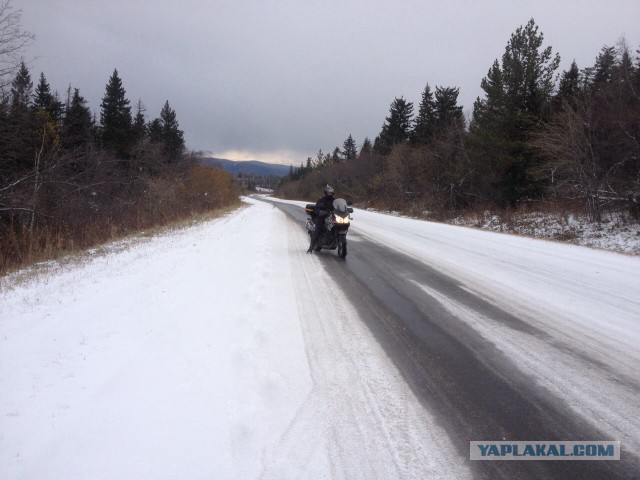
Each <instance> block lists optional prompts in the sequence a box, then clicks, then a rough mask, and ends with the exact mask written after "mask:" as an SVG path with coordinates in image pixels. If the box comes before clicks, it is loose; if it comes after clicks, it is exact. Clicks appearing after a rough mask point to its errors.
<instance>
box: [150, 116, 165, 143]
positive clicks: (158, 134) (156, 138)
mask: <svg viewBox="0 0 640 480" xmlns="http://www.w3.org/2000/svg"><path fill="white" fill-rule="evenodd" d="M147 132H148V135H149V140H150V141H151V143H161V142H162V121H161V120H160V119H159V118H154V119H153V120H152V121H151V122H149V124H148V125H147Z"/></svg>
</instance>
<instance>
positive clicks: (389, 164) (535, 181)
mask: <svg viewBox="0 0 640 480" xmlns="http://www.w3.org/2000/svg"><path fill="white" fill-rule="evenodd" d="M559 65H560V56H559V54H558V53H554V52H553V50H552V47H551V46H545V45H544V37H543V34H542V32H541V31H540V29H539V27H538V26H537V25H536V23H535V21H534V20H533V19H531V20H530V21H529V22H528V23H527V24H526V25H524V26H521V27H520V28H518V29H517V30H516V31H515V32H514V33H513V34H512V35H511V37H510V38H509V40H508V43H507V45H506V47H505V50H504V53H503V54H502V57H501V58H500V59H496V60H495V61H494V62H493V64H492V65H490V66H489V68H488V71H487V74H486V76H485V77H484V78H483V79H481V87H482V90H483V92H484V96H483V97H482V98H477V99H476V101H475V103H474V105H473V111H472V113H471V115H470V118H465V115H464V113H463V109H462V107H461V106H460V105H458V94H459V88H457V87H451V86H435V87H434V86H432V85H429V84H428V83H427V84H426V86H425V87H424V90H423V91H422V93H421V97H420V102H419V103H418V105H417V108H415V106H414V104H413V102H410V101H408V100H407V99H405V98H404V97H400V98H395V99H394V100H393V102H392V103H391V105H390V108H389V114H388V116H387V117H386V118H385V120H384V122H383V124H382V127H381V130H380V132H379V133H378V135H377V136H376V137H375V138H374V140H373V142H372V141H371V140H370V139H369V138H365V139H364V140H363V141H362V143H361V144H359V145H358V143H356V141H355V140H354V139H353V138H352V136H351V135H349V136H348V137H347V139H346V140H345V141H344V143H343V145H342V148H340V147H336V148H335V149H334V150H333V151H331V153H324V152H323V151H322V150H320V151H319V152H318V154H317V156H316V158H311V157H309V158H307V160H306V164H305V163H303V164H301V165H300V166H299V167H298V168H294V167H293V166H291V168H290V171H289V175H288V176H287V177H285V178H283V180H282V181H281V182H280V184H279V186H278V188H277V190H276V194H277V195H279V196H282V197H284V198H304V199H313V198H316V197H318V196H319V193H318V192H321V191H322V185H324V184H326V183H329V184H331V185H332V186H334V187H335V189H336V192H337V193H338V194H340V195H341V196H345V197H347V198H350V199H352V200H353V201H355V202H357V204H359V205H360V206H370V207H376V208H382V209H393V210H397V211H403V212H406V213H410V214H413V215H416V216H421V217H429V218H434V219H449V218H452V217H454V216H456V215H459V214H460V213H461V212H465V211H469V210H473V209H483V210H484V209H488V210H493V211H495V210H503V211H504V210H517V209H527V208H528V209H538V210H541V211H551V210H556V211H557V210H558V209H563V210H566V211H569V210H570V211H575V212H578V213H579V212H582V213H584V214H585V215H587V216H588V218H589V219H590V220H591V221H595V222H598V221H600V220H601V218H602V215H603V212H612V211H615V212H620V213H621V214H623V215H625V216H626V218H628V219H630V220H631V221H638V219H639V215H640V210H639V207H640V51H638V50H636V51H635V54H634V53H632V51H631V49H630V47H629V46H628V45H627V44H626V41H625V40H624V39H620V40H619V41H618V42H617V43H616V44H615V45H614V46H604V47H602V50H601V51H600V52H598V53H597V55H595V62H594V64H593V65H588V66H583V67H582V68H581V67H580V66H578V65H577V64H576V62H575V61H574V62H573V63H572V64H571V66H570V68H569V69H568V70H566V71H562V72H559V71H558V69H559Z"/></svg>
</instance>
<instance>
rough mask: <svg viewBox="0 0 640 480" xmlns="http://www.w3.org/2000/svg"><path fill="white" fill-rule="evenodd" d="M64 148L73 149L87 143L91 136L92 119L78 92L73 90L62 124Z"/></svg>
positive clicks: (85, 103) (84, 101)
mask: <svg viewBox="0 0 640 480" xmlns="http://www.w3.org/2000/svg"><path fill="white" fill-rule="evenodd" d="M62 134H63V145H64V148H67V149H74V148H78V147H80V146H83V145H86V144H87V143H89V142H90V141H91V139H92V136H93V119H92V115H91V110H90V109H89V107H87V101H86V100H85V99H84V97H82V96H81V95H80V90H78V89H77V88H75V89H74V90H73V97H72V99H71V103H70V105H69V110H68V111H67V114H66V115H65V117H64V121H63V123H62Z"/></svg>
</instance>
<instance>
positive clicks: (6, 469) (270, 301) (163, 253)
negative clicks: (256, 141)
mask: <svg viewBox="0 0 640 480" xmlns="http://www.w3.org/2000/svg"><path fill="white" fill-rule="evenodd" d="M248 202H249V206H248V207H247V208H244V209H241V210H240V211H238V212H234V213H233V214H230V215H228V216H226V217H224V218H222V219H218V220H215V221H211V222H206V223H203V224H199V225H195V226H192V227H189V228H186V229H184V230H180V231H174V232H168V233H166V234H163V235H158V236H156V237H152V238H146V239H138V240H136V241H132V242H129V243H128V244H126V245H124V246H123V244H117V245H114V248H113V251H111V252H109V248H107V249H106V250H107V251H106V253H100V254H98V253H96V254H95V255H92V256H91V255H87V256H85V257H84V258H83V260H82V261H81V262H78V263H73V262H70V263H68V264H66V265H60V266H56V264H52V265H50V266H49V267H48V268H47V272H46V273H45V274H30V275H25V274H24V273H20V272H18V273H17V274H14V275H12V276H10V277H8V278H6V279H3V280H2V284H1V286H2V290H1V291H0V478H2V479H9V480H10V479H24V478H38V479H44V480H46V479H59V478H91V479H101V478H105V479H107V478H109V479H111V478H126V479H137V478H140V479H143V478H144V479H148V478H153V479H163V478H166V479H169V478H189V479H191V478H242V479H250V478H265V479H268V478H471V472H470V471H469V470H468V468H467V466H468V462H467V461H466V458H464V457H462V456H460V454H459V453H458V452H457V450H456V449H455V448H454V447H453V446H452V444H451V443H450V441H449V439H448V437H447V435H446V432H445V431H443V429H442V427H441V426H440V425H441V424H439V422H438V418H437V412H433V411H430V410H429V408H428V406H425V405H422V404H420V402H419V401H418V400H417V399H416V398H415V396H414V394H413V393H412V391H411V390H410V388H409V387H408V386H407V385H406V384H405V382H404V380H403V379H402V375H401V374H400V373H399V372H398V371H397V369H396V367H395V366H394V365H393V364H392V363H391V361H390V360H389V359H388V357H387V355H386V354H385V352H384V351H383V350H382V348H381V347H380V346H379V345H378V343H377V342H376V341H375V339H374V338H373V337H372V334H371V333H370V332H369V331H368V330H367V328H366V327H365V326H364V323H363V322H362V320H361V319H360V318H359V317H358V313H357V312H356V311H355V310H354V309H353V308H352V307H351V306H350V304H349V302H348V299H347V298H345V297H344V295H343V294H342V292H341V289H340V288H339V286H338V285H336V284H335V283H334V282H333V281H332V280H331V278H329V277H328V276H327V275H326V274H325V271H324V267H323V262H322V259H321V258H318V257H316V256H311V255H306V254H305V253H304V250H305V249H306V246H307V245H306V244H307V236H306V234H305V233H304V231H303V230H302V229H301V228H300V227H299V225H296V224H294V223H293V221H292V220H291V219H290V218H289V217H287V216H286V215H284V214H283V213H282V212H281V211H280V210H279V209H277V208H274V207H273V206H272V205H270V204H268V203H264V202H260V201H254V200H248ZM289 203H296V202H289ZM298 204H300V205H302V203H299V202H298ZM353 231H354V232H355V233H357V234H359V235H362V236H364V237H368V238H371V239H373V240H375V241H378V242H380V243H384V244H387V245H390V246H392V247H393V248H396V249H398V250H400V251H402V252H404V253H407V254H409V255H411V256H413V257H415V258H416V259H417V261H421V262H424V263H426V264H428V265H430V266H432V267H434V268H437V269H439V270H441V271H443V272H445V273H447V274H449V275H450V276H452V277H453V278H456V279H458V280H459V281H460V284H461V287H462V288H465V289H467V290H468V291H470V292H473V293H474V294H476V295H478V296H481V297H483V298H486V299H487V300H489V301H491V302H494V303H496V304H498V305H500V306H501V307H503V308H507V309H509V310H510V311H514V312H516V313H517V314H518V315H519V316H520V317H521V318H523V319H526V320H527V321H529V322H530V323H531V324H532V325H534V326H536V327H538V328H539V329H541V330H543V331H546V332H549V335H550V336H551V337H552V338H553V342H551V343H550V342H548V341H546V340H545V339H544V338H532V337H531V336H530V335H526V334H525V333H519V332H517V331H514V330H513V329H509V328H507V327H505V326H504V325H500V324H498V323H496V322H494V321H493V320H492V319H490V318H486V317H484V316H482V315H481V314H479V313H478V312H474V311H472V310H470V309H469V308H467V307H464V306H461V305H458V304H455V303H452V302H451V301H450V300H449V299H448V298H446V297H444V296H443V295H442V294H440V293H439V292H437V291H435V290H433V289H431V288H430V287H429V286H427V285H421V287H422V289H423V291H424V292H425V294H426V295H430V296H432V297H433V298H435V299H436V300H437V301H438V302H440V303H441V304H442V305H443V306H444V307H445V308H447V309H448V310H449V311H451V312H454V313H455V314H456V316H457V317H458V318H460V320H461V321H463V322H466V323H468V324H469V325H471V326H472V327H473V328H474V329H475V330H476V331H477V332H478V334H479V335H482V336H483V337H486V338H487V339H490V340H491V341H492V342H493V343H494V344H495V345H496V348H498V349H499V350H501V351H502V352H503V353H504V354H505V355H507V356H508V357H509V358H511V359H513V361H514V362H515V364H516V365H517V366H518V368H519V369H521V370H522V373H523V375H527V376H528V377H530V378H532V379H533V381H536V382H540V384H542V385H543V386H544V387H545V388H547V389H548V390H549V391H550V392H551V394H553V395H557V396H559V397H561V398H563V399H565V400H566V401H567V402H568V403H569V405H570V406H571V407H572V408H574V409H575V411H576V415H581V416H584V418H585V421H586V422H592V423H594V425H596V426H597V427H598V428H602V429H604V431H606V432H608V433H610V434H611V437H612V439H616V440H621V441H622V449H623V452H624V451H625V449H630V450H634V451H636V452H637V451H638V449H639V448H640V435H639V434H638V433H637V432H640V414H639V412H638V407H637V389H636V388H630V387H629V382H628V381H627V380H629V379H635V380H633V381H635V382H637V371H638V368H639V367H640V347H639V345H640V281H639V277H638V272H639V271H640V258H637V257H631V256H625V255H620V254H615V253H610V252H604V251H597V250H591V249H588V248H583V247H576V246H571V245H563V244H559V243H554V242H544V241H540V240H535V239H530V238H520V237H516V236H511V235H501V234H496V233H491V232H484V231H478V230H475V229H470V228H461V227H455V226H450V225H443V224H436V223H430V222H421V221H417V220H411V219H404V218H397V217H393V216H389V215H382V214H379V213H374V212H367V211H361V210H356V213H355V214H354V223H353ZM285 237H286V241H285V240H284V239H285ZM351 248H352V250H353V249H356V248H357V241H355V242H354V243H353V244H352V246H351ZM576 352H578V353H580V354H579V355H576ZM586 359H595V360H597V362H598V363H599V364H600V365H604V367H606V368H601V369H600V368H593V364H592V363H590V362H589V361H587V360H586ZM606 372H609V375H606Z"/></svg>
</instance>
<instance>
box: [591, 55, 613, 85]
mask: <svg viewBox="0 0 640 480" xmlns="http://www.w3.org/2000/svg"><path fill="white" fill-rule="evenodd" d="M615 67H616V49H615V48H614V47H607V46H606V45H605V46H604V47H602V50H600V53H599V54H598V56H597V58H596V63H595V65H594V75H593V84H594V86H596V88H597V85H598V84H599V83H609V82H610V81H611V79H612V77H613V72H614V70H615Z"/></svg>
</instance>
